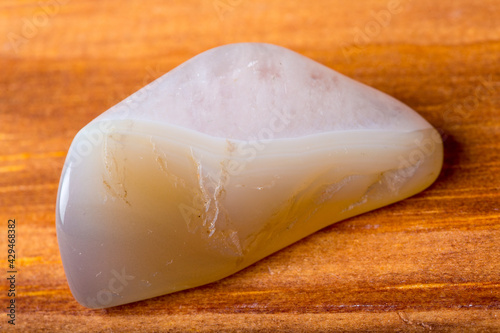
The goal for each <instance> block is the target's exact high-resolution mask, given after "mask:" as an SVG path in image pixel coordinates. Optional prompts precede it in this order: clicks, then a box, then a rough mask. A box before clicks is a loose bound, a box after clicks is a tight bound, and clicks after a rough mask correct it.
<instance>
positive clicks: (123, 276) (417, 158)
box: [56, 43, 443, 308]
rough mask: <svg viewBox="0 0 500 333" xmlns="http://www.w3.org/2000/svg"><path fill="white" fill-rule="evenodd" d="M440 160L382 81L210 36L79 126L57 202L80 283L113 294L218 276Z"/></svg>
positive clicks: (100, 299) (422, 183) (426, 173)
mask: <svg viewBox="0 0 500 333" xmlns="http://www.w3.org/2000/svg"><path fill="white" fill-rule="evenodd" d="M442 158H443V151H442V142H441V138H440V136H439V134H438V132H437V131H436V130H435V129H434V128H433V127H432V126H431V125H430V124H429V123H427V122H426V121H425V120H424V119H423V118H422V117H420V116H419V115H418V114H417V113H416V112H414V111H413V110H411V109H410V108H409V107H407V106H406V105H404V104H402V103H401V102H399V101H397V100H395V99H393V98H392V97H390V96H388V95H386V94H384V93H381V92H380V91H377V90H375V89H373V88H370V87H368V86H365V85H363V84H361V83H359V82H356V81H353V80H351V79H349V78H347V77H345V76H343V75H341V74H339V73H337V72H335V71H333V70H331V69H329V68H327V67H325V66H323V65H320V64H318V63H316V62H314V61H312V60H310V59H308V58H305V57H303V56H301V55H299V54H297V53H295V52H292V51H290V50H287V49H284V48H281V47H278V46H274V45H269V44H257V43H245V44H232V45H226V46H222V47H218V48H215V49H212V50H209V51H207V52H205V53H202V54H200V55H198V56H196V57H194V58H193V59H191V60H189V61H187V62H186V63H184V64H182V65H180V66H179V67H177V68H175V69H173V70H172V71H171V72H169V73H167V74H166V75H164V76H163V77H161V78H159V79H158V80H156V81H155V82H153V83H151V84H150V85H148V86H146V87H144V88H143V89H141V90H139V91H138V92H137V93H135V94H133V95H131V96H130V97H129V98H127V99H126V100H124V101H122V102H120V103H119V104H117V105H116V106H114V107H112V108H111V109H110V110H108V111H106V112H105V113H103V114H102V115H101V116H99V117H98V118H96V119H95V120H93V121H92V122H91V123H90V124H88V125H87V126H85V127H84V128H83V129H82V130H81V131H80V132H79V133H78V134H77V135H76V137H75V139H74V141H73V143H72V145H71V148H70V150H69V153H68V156H67V159H66V164H65V166H64V170H63V173H62V176H61V182H60V187H59V195H58V201H57V214H56V216H57V221H56V223H57V235H58V240H59V247H60V251H61V256H62V260H63V264H64V269H65V272H66V276H67V278H68V282H69V286H70V288H71V291H72V293H73V295H74V296H75V298H76V299H77V300H78V302H80V303H81V304H83V305H85V306H87V307H91V308H104V307H110V306H116V305H120V304H124V303H129V302H134V301H137V300H141V299H146V298H150V297H154V296H158V295H163V294H167V293H171V292H175V291H178V290H182V289H187V288H191V287H195V286H199V285H202V284H206V283H209V282H212V281H216V280H218V279H221V278H223V277H226V276H228V275H230V274H232V273H234V272H236V271H238V270H241V269H242V268H244V267H247V266H248V265H250V264H252V263H254V262H256V261H258V260H259V259H261V258H263V257H265V256H267V255H269V254H271V253H273V252H275V251H277V250H279V249H281V248H283V247H285V246H287V245H289V244H291V243H293V242H295V241H297V240H299V239H301V238H303V237H305V236H307V235H309V234H311V233H313V232H315V231H317V230H319V229H321V228H324V227H325V226H328V225H330V224H332V223H334V222H337V221H340V220H343V219H346V218H348V217H351V216H354V215H358V214H361V213H364V212H366V211H369V210H372V209H375V208H379V207H381V206H384V205H387V204H390V203H393V202H395V201H398V200H401V199H404V198H406V197H409V196H411V195H414V194H416V193H418V192H420V191H422V190H423V189H425V188H426V187H428V186H429V185H430V184H431V183H432V182H433V181H434V180H435V179H436V177H437V176H438V174H439V172H440V169H441V165H442Z"/></svg>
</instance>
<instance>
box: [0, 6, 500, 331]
mask: <svg viewBox="0 0 500 333" xmlns="http://www.w3.org/2000/svg"><path fill="white" fill-rule="evenodd" d="M499 22H500V2H499V1H498V0H483V1H474V0H457V1H441V2H438V1H432V0H422V1H411V0H387V1H386V0H367V1H341V0H338V1H326V0H321V1H296V0H294V1H291V0H289V1H278V0H206V1H195V0H183V1H160V0H155V1H149V2H147V4H146V2H144V1H138V0H137V1H114V0H113V1H99V2H98V1H90V0H82V1H70V0H50V1H48V0H47V1H42V2H39V1H35V0H25V1H4V2H2V4H1V5H0V69H1V71H0V177H1V178H0V217H1V225H2V227H1V229H0V235H1V237H0V245H1V246H0V253H1V257H0V258H1V260H2V261H1V266H2V267H1V269H0V271H1V272H2V273H1V274H0V275H1V280H2V283H1V292H0V300H1V308H2V309H3V310H2V311H1V312H2V315H1V316H0V331H10V330H11V329H13V328H14V327H13V326H12V325H9V324H8V323H7V320H8V319H9V318H8V317H7V316H6V314H5V313H6V312H7V311H8V310H7V309H6V307H7V305H8V302H9V300H10V299H11V298H10V297H8V295H7V294H8V289H9V285H8V284H7V282H6V281H7V280H6V278H7V277H8V273H7V270H8V262H7V249H8V248H7V245H8V243H7V229H8V226H7V224H8V220H9V219H15V220H16V229H15V230H16V251H17V257H16V262H15V264H16V269H17V275H16V298H15V299H16V306H17V307H16V321H15V323H16V325H15V328H16V329H18V330H20V331H21V330H22V331H37V330H39V331H42V330H45V331H50V332H57V331H70V332H78V331H82V332H101V331H102V332H112V331H113V332H114V331H122V330H123V331H129V332H130V331H133V330H134V329H137V330H139V329H140V330H142V331H152V332H159V331H172V332H176V331H179V332H184V331H196V332H209V331H217V332H220V331H226V332H227V331H243V332H250V331H273V332H298V331H315V332H318V331H319V332H321V331H325V332H327V331H328V332H329V331H332V330H334V329H337V330H343V331H360V330H361V331H363V330H364V331H415V332H419V331H427V330H433V331H446V332H448V331H449V332H452V331H456V330H459V329H463V330H465V331H478V332H480V331H499V332H500V311H499V309H500V195H499V190H500V176H499V175H500V162H499V160H500V153H499V145H500V99H499V92H500V85H499V81H500V24H499ZM241 41H259V42H269V43H274V44H279V45H282V46H285V47H288V48H291V49H293V50H295V51H298V52H300V53H302V54H304V55H306V56H308V57H311V58H313V59H315V60H317V61H318V62H321V63H323V64H325V65H327V66H329V67H331V68H334V69H336V70H338V71H339V72H342V73H344V74H346V75H348V76H350V77H353V78H354V79H357V80H359V81H361V82H364V83H366V84H368V85H371V86H373V87H375V88H377V89H380V90H382V91H384V92H387V93H388V94H390V95H393V96H395V97H396V98H398V99H400V100H402V101H403V102H405V103H406V104H408V105H410V106H411V107H412V108H414V109H415V110H417V111H418V112H419V113H420V114H421V115H422V116H424V117H425V118H426V119H427V120H428V121H429V122H431V123H432V124H433V125H434V126H435V127H437V128H439V129H440V130H441V132H442V134H443V138H444V145H445V161H444V167H443V171H442V173H441V175H440V177H439V179H438V180H437V181H436V183H435V184H434V185H432V186H431V187H430V188H429V189H427V190H426V191H424V192H422V193H420V194H418V195H416V196H414V197H412V198H409V199H407V200H404V201H402V202H399V203H397V204H393V205H391V206H388V207H385V208H382V209H379V210H377V211H373V212H370V213H367V214H364V215H362V216H358V217H355V218H351V219H349V220H347V221H344V222H341V223H337V224H335V225H333V226H331V227H329V228H326V229H324V230H322V231H320V232H318V233H316V234H314V235H312V236H310V237H308V238H306V239H304V240H302V241H300V242H298V243H297V244H294V245H292V246H290V247H288V248H286V249H284V250H282V251H280V252H279V253H276V254H275V255H272V256H270V257H268V258H266V259H264V260H262V261H260V262H258V263H257V264H255V265H253V266H251V267H249V268H248V269H245V270H243V271H241V272H239V273H237V274H235V275H233V276H231V277H228V278H226V279H224V280H222V281H220V282H217V283H213V284H210V285H207V286H203V287H200V288H195V289H192V290H187V291H183V292H178V293H175V294H172V295H166V296H162V297H157V298H154V299H150V300H146V301H142V302H137V303H134V304H129V305H125V306H120V307H117V308H111V309H107V310H89V309H86V308H83V307H82V306H80V305H79V304H78V303H77V302H76V301H75V300H74V298H73V297H72V295H71V293H70V291H69V288H68V285H67V282H66V278H65V275H64V271H63V268H62V264H61V260H60V256H59V250H58V246H57V239H56V231H55V225H54V221H55V214H54V211H55V201H56V193H57V187H58V182H59V176H60V172H61V169H62V165H63V162H64V158H65V155H66V152H67V150H68V147H69V145H70V143H71V140H72V139H73V137H74V135H75V134H76V132H77V131H78V130H79V129H80V128H82V127H83V126H84V125H85V124H86V123H87V122H89V121H90V120H92V119H93V118H94V117H95V116H97V115H98V114H100V113H101V112H103V111H105V110H106V109H108V108H109V107H111V106H112V105H114V104H116V103H117V102H119V101H120V100H122V99H123V98H124V97H126V96H128V95H129V94H131V93H132V92H134V91H136V90H137V89H138V88H140V87H142V86H143V85H144V84H146V83H148V82H151V81H152V80H153V79H155V78H157V77H159V76H161V75H162V74H164V73H165V72H167V71H169V70H170V69H172V68H173V67H175V66H177V65H178V64H180V63H182V62H183V61H185V60H187V59H189V58H191V57H192V56H194V55H196V54H198V53H200V52H202V51H204V50H207V49H209V48H211V47H215V46H218V45H221V44H226V43H232V42H241Z"/></svg>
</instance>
